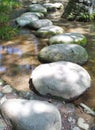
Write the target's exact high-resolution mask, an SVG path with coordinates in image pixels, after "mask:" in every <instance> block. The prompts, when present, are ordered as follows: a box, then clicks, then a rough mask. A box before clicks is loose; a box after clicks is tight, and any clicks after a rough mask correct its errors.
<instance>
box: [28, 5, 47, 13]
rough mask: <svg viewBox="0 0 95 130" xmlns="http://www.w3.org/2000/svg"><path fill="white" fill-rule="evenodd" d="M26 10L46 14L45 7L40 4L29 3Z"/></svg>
mask: <svg viewBox="0 0 95 130" xmlns="http://www.w3.org/2000/svg"><path fill="white" fill-rule="evenodd" d="M28 11H31V12H40V13H43V14H47V9H46V8H45V7H43V6H42V5H41V4H31V5H29V7H28Z"/></svg>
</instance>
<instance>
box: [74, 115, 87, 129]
mask: <svg viewBox="0 0 95 130" xmlns="http://www.w3.org/2000/svg"><path fill="white" fill-rule="evenodd" d="M77 125H78V126H79V127H80V128H82V129H83V130H88V129H89V124H87V123H86V122H85V120H84V119H83V118H81V117H79V118H78V122H77Z"/></svg>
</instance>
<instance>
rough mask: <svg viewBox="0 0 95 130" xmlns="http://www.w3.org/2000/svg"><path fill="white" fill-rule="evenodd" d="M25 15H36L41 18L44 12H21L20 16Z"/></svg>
mask: <svg viewBox="0 0 95 130" xmlns="http://www.w3.org/2000/svg"><path fill="white" fill-rule="evenodd" d="M26 15H28V16H29V15H36V16H37V17H38V18H43V17H44V14H43V13H40V12H26V13H23V14H22V15H21V16H26Z"/></svg>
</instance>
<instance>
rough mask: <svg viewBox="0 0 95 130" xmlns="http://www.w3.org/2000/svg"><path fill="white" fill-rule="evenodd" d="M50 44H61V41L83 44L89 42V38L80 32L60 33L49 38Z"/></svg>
mask: <svg viewBox="0 0 95 130" xmlns="http://www.w3.org/2000/svg"><path fill="white" fill-rule="evenodd" d="M49 43H50V44H60V43H75V44H79V45H82V46H85V45H86V44H87V39H86V37H85V36H84V35H82V34H80V33H77V32H75V33H64V34H60V35H56V36H53V37H51V38H50V39H49Z"/></svg>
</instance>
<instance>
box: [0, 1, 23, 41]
mask: <svg viewBox="0 0 95 130" xmlns="http://www.w3.org/2000/svg"><path fill="white" fill-rule="evenodd" d="M19 7H21V4H20V3H19V2H16V1H15V0H1V1H0V39H3V40H8V39H11V38H12V37H13V36H15V35H16V34H17V32H18V29H17V28H13V27H12V26H11V25H10V13H11V11H13V9H16V8H19Z"/></svg>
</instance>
